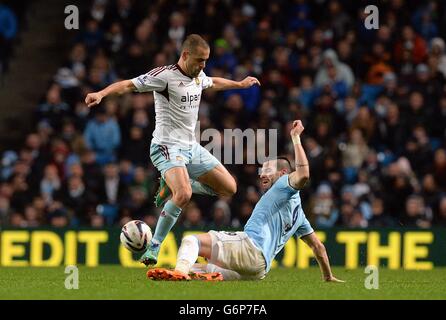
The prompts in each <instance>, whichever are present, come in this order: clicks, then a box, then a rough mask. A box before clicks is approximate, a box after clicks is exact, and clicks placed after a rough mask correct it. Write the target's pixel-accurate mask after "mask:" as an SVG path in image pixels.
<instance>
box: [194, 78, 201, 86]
mask: <svg viewBox="0 0 446 320" xmlns="http://www.w3.org/2000/svg"><path fill="white" fill-rule="evenodd" d="M195 84H196V85H197V86H199V85H200V78H195Z"/></svg>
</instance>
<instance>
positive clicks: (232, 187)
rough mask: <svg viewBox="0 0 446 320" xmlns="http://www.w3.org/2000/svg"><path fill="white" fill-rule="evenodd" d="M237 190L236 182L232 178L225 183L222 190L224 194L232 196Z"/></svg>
mask: <svg viewBox="0 0 446 320" xmlns="http://www.w3.org/2000/svg"><path fill="white" fill-rule="evenodd" d="M236 192H237V183H235V180H234V179H232V180H231V181H230V182H229V183H227V184H226V186H225V188H224V189H223V190H222V194H223V195H224V196H233V195H234V194H235V193H236Z"/></svg>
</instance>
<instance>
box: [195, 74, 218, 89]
mask: <svg viewBox="0 0 446 320" xmlns="http://www.w3.org/2000/svg"><path fill="white" fill-rule="evenodd" d="M199 77H200V80H201V87H202V89H203V90H204V89H208V88H211V87H212V86H213V85H214V82H213V81H212V78H211V77H208V76H207V75H206V74H205V73H204V72H203V71H201V73H200V75H199Z"/></svg>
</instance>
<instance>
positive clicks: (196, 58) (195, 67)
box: [186, 47, 210, 78]
mask: <svg viewBox="0 0 446 320" xmlns="http://www.w3.org/2000/svg"><path fill="white" fill-rule="evenodd" d="M209 54H210V49H209V48H202V47H197V48H195V50H193V51H192V52H188V54H187V58H186V66H187V69H188V70H187V71H188V73H189V75H190V76H191V77H192V78H195V77H198V75H199V74H200V72H201V71H202V70H203V69H204V67H205V66H206V61H207V60H208V59H209Z"/></svg>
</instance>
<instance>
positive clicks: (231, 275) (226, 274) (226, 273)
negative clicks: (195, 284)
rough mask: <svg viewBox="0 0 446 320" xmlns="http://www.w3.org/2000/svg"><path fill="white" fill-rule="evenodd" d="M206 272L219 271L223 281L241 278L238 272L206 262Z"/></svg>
mask: <svg viewBox="0 0 446 320" xmlns="http://www.w3.org/2000/svg"><path fill="white" fill-rule="evenodd" d="M206 272H208V273H211V272H220V273H221V274H222V275H223V279H224V280H225V281H231V280H240V279H241V278H242V276H241V275H240V274H239V273H237V272H235V271H233V270H229V269H224V268H220V267H219V266H216V265H215V264H212V263H208V264H207V266H206Z"/></svg>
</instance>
